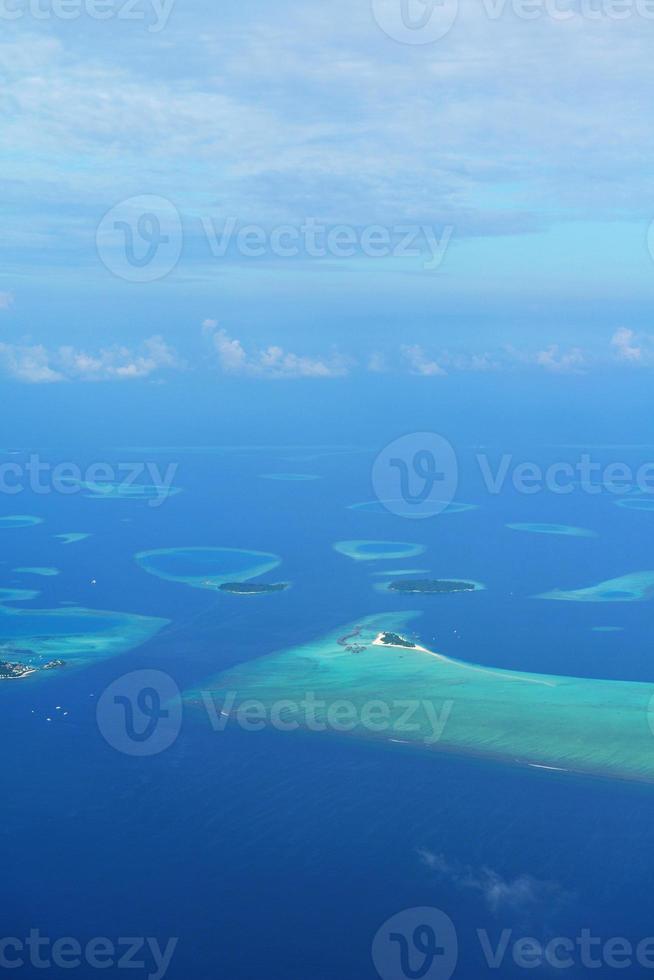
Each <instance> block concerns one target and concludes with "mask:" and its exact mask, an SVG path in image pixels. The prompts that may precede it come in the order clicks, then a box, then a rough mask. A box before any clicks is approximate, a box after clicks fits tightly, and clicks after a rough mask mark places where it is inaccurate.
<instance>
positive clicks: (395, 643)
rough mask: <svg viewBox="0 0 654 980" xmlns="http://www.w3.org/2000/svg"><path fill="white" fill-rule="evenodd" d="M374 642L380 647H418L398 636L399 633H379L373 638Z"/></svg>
mask: <svg viewBox="0 0 654 980" xmlns="http://www.w3.org/2000/svg"><path fill="white" fill-rule="evenodd" d="M375 644H376V645H377V646H382V647H402V648H403V649H404V650H417V649H418V647H417V645H416V644H415V643H412V642H411V640H407V639H405V638H404V637H403V636H400V634H399V633H388V632H387V633H380V634H379V636H378V637H377V639H376V640H375Z"/></svg>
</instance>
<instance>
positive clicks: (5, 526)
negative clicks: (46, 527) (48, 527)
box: [0, 514, 43, 530]
mask: <svg viewBox="0 0 654 980" xmlns="http://www.w3.org/2000/svg"><path fill="white" fill-rule="evenodd" d="M42 523H43V518H41V517H32V516H30V515H29V514H14V515H11V516H10V517H0V530H11V529H13V528H23V527H35V526H36V525H37V524H42Z"/></svg>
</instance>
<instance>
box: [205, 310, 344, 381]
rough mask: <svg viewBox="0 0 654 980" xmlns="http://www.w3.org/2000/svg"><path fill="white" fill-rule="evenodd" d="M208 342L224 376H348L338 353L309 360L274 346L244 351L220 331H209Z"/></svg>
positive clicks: (223, 331)
mask: <svg viewBox="0 0 654 980" xmlns="http://www.w3.org/2000/svg"><path fill="white" fill-rule="evenodd" d="M207 322H212V321H205V324H204V325H203V326H206V324H207ZM212 341H213V346H214V349H215V351H216V353H217V355H218V362H219V364H220V367H221V369H222V370H223V371H224V372H225V374H240V375H247V376H250V377H254V378H341V377H344V376H345V375H346V374H348V373H349V363H348V361H347V360H346V359H345V358H343V357H341V356H340V355H338V354H334V355H332V356H331V357H328V358H324V357H322V358H317V357H309V356H306V355H300V354H294V353H292V352H290V351H286V350H284V348H283V347H279V346H277V345H272V346H270V347H265V348H261V349H258V348H255V349H253V350H252V351H251V352H248V351H246V350H245V348H244V346H243V344H242V343H241V341H240V340H236V339H235V338H233V337H230V336H229V334H228V333H227V331H226V330H222V329H221V330H218V329H216V330H215V331H214V332H213V336H212Z"/></svg>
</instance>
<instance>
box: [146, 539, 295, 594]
mask: <svg viewBox="0 0 654 980" xmlns="http://www.w3.org/2000/svg"><path fill="white" fill-rule="evenodd" d="M136 562H137V564H138V565H139V566H140V567H141V568H142V569H143V570H144V571H146V572H149V573H150V574H151V575H157V576H158V577H159V578H163V579H168V580H169V581H171V582H181V583H183V584H185V585H191V586H193V587H194V588H197V589H215V588H218V587H219V586H220V585H222V584H223V583H225V582H233V581H236V582H247V581H249V580H250V579H253V578H257V577H258V576H260V575H265V574H266V573H267V572H271V571H272V570H273V569H274V568H277V567H278V565H280V564H281V559H280V558H279V557H278V556H277V555H273V554H268V553H266V552H263V551H248V550H245V549H238V548H165V549H160V550H157V551H143V552H140V553H139V554H137V555H136Z"/></svg>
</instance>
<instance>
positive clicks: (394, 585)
mask: <svg viewBox="0 0 654 980" xmlns="http://www.w3.org/2000/svg"><path fill="white" fill-rule="evenodd" d="M388 588H389V589H390V591H391V592H401V593H402V594H403V595H415V594H416V593H421V594H424V595H448V594H449V593H451V592H476V591H477V590H478V588H479V586H478V585H477V584H476V583H475V582H455V581H449V580H448V579H430V578H420V579H399V580H398V581H397V582H391V583H390V585H389V586H388Z"/></svg>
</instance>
